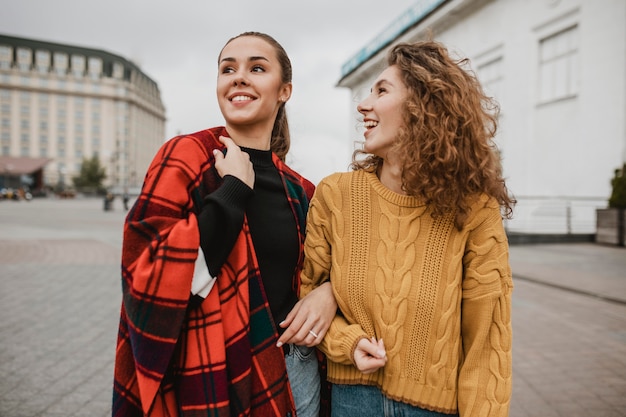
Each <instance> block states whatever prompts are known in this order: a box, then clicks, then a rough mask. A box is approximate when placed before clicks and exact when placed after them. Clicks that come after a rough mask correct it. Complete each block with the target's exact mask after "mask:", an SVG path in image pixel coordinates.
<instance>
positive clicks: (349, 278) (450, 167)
mask: <svg viewBox="0 0 626 417" xmlns="http://www.w3.org/2000/svg"><path fill="white" fill-rule="evenodd" d="M466 63H467V61H466V60H462V61H460V62H457V61H455V60H454V59H453V58H451V57H450V56H449V55H448V51H447V50H446V48H445V47H444V46H443V45H442V44H440V43H437V42H418V43H415V44H399V45H397V46H395V47H393V48H392V49H391V51H390V54H389V58H388V67H387V68H386V69H385V70H384V71H383V72H382V73H381V74H380V75H379V76H378V78H377V79H376V80H375V82H374V84H373V86H372V89H371V94H370V95H369V96H368V97H367V98H366V99H365V100H363V101H362V102H361V103H360V104H359V105H358V111H359V113H361V115H362V117H363V125H364V127H365V133H364V136H365V144H364V149H363V151H359V152H356V153H355V155H354V159H353V164H352V167H353V169H354V170H353V171H352V172H349V173H336V174H333V175H330V176H328V177H326V178H324V179H323V180H322V181H321V182H320V184H319V185H318V187H317V189H316V191H315V196H314V197H313V200H312V201H311V207H310V210H309V218H308V222H307V224H308V227H307V237H306V243H305V264H304V269H303V272H302V280H303V291H302V293H303V294H307V292H308V291H310V290H311V289H312V288H315V287H316V286H317V285H319V284H320V283H323V282H327V281H329V282H330V283H331V285H332V287H333V290H334V294H335V296H336V297H337V303H338V305H339V309H340V311H338V314H337V315H336V316H335V319H334V320H333V322H332V324H331V326H330V328H329V330H328V332H327V334H326V337H325V338H324V340H323V341H322V343H321V344H320V348H321V349H322V350H323V351H324V353H325V354H326V355H327V358H328V378H329V381H331V382H332V384H333V385H332V401H331V404H332V406H331V409H332V415H333V416H337V417H380V416H386V417H394V416H404V417H409V416H414V417H417V416H420V417H421V416H447V415H458V416H461V417H470V416H471V417H479V416H480V417H487V416H490V417H491V416H493V417H495V416H499V417H504V416H507V415H508V411H509V401H510V398H511V363H512V362H511V341H512V340H511V291H512V289H513V282H512V279H511V269H510V267H509V261H508V243H507V236H506V233H505V231H504V227H503V222H502V214H504V215H505V216H510V215H511V212H512V206H513V204H514V199H513V198H512V197H511V196H509V193H508V191H507V188H506V186H505V182H504V179H503V178H502V173H501V166H500V160H499V157H498V153H497V150H496V149H495V146H494V144H493V142H492V139H493V136H494V134H495V131H496V120H497V113H496V112H497V106H496V105H495V103H493V102H492V101H491V100H490V99H489V98H488V97H486V96H485V95H484V94H483V92H482V89H481V86H480V85H479V83H478V81H477V80H476V78H475V77H474V76H472V75H471V73H469V72H466V71H465V70H464V68H463V65H464V64H466Z"/></svg>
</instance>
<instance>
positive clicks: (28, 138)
mask: <svg viewBox="0 0 626 417" xmlns="http://www.w3.org/2000/svg"><path fill="white" fill-rule="evenodd" d="M165 120H166V117H165V107H164V106H163V102H162V101H161V95H160V92H159V87H158V85H157V83H156V82H155V81H154V80H152V79H151V78H150V77H149V76H147V75H146V74H145V73H144V72H143V71H142V70H141V69H140V68H139V67H138V66H137V65H135V64H134V63H133V62H131V61H129V60H127V59H125V58H123V57H121V56H119V55H115V54H112V53H109V52H106V51H103V50H99V49H91V48H84V47H79V46H73V45H66V44H59V43H52V42H46V41H40V40H34V39H26V38H18V37H13V36H7V35H1V34H0V156H1V157H3V158H4V160H7V158H15V160H24V158H32V159H37V160H40V161H41V160H45V161H48V162H47V163H46V164H45V166H43V168H42V173H41V175H40V181H41V182H42V184H34V185H33V186H34V187H38V186H45V187H55V188H56V187H60V188H64V187H67V186H72V184H73V182H72V178H73V177H74V176H76V175H77V174H78V173H79V172H80V168H81V164H82V162H83V160H84V159H91V158H92V157H93V156H94V155H95V156H96V157H97V158H98V159H99V160H100V164H101V165H102V166H103V167H104V168H105V169H106V174H107V178H106V180H105V185H106V186H108V187H110V188H112V189H113V190H114V191H115V192H121V190H122V189H124V188H129V189H133V188H137V187H140V186H141V183H142V181H143V174H144V173H145V171H146V169H147V168H148V165H149V163H150V161H151V160H152V157H153V156H154V153H155V152H156V150H157V149H158V148H159V146H160V145H161V144H162V143H163V142H164V140H165ZM4 168H6V167H4ZM4 168H3V167H0V172H3V174H4V177H7V176H8V175H9V174H10V172H8V171H7V169H4ZM17 168H19V167H17ZM17 174H25V173H24V172H17ZM25 181H27V182H28V179H27V178H26V179H25Z"/></svg>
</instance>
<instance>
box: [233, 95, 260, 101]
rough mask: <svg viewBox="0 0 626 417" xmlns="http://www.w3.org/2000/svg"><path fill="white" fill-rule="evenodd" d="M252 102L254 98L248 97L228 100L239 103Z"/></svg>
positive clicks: (236, 97)
mask: <svg viewBox="0 0 626 417" xmlns="http://www.w3.org/2000/svg"><path fill="white" fill-rule="evenodd" d="M252 100H254V98H252V97H250V96H234V97H231V98H230V101H236V102H241V101H252Z"/></svg>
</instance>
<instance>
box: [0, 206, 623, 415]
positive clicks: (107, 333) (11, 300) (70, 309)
mask: <svg viewBox="0 0 626 417" xmlns="http://www.w3.org/2000/svg"><path fill="white" fill-rule="evenodd" d="M115 204H116V206H115V209H116V210H115V211H113V212H103V210H102V202H101V201H100V200H34V201H32V202H29V203H26V202H18V203H16V202H6V201H4V202H0V416H2V417H40V416H45V417H57V416H59V417H60V416H64V417H70V416H95V417H104V416H107V415H110V398H111V384H112V363H113V358H114V349H115V338H116V336H117V334H116V333H117V320H118V314H119V303H120V298H121V294H120V282H119V249H120V244H121V225H122V222H123V216H124V213H123V212H121V204H120V202H119V201H116V203H115ZM625 262H626V249H624V248H613V247H604V246H600V245H595V244H566V245H558V244H551V245H520V246H512V247H511V264H512V266H513V271H514V274H513V275H514V281H515V290H514V293H513V312H512V313H513V314H512V317H513V330H514V341H513V355H514V365H513V399H512V404H511V414H510V415H511V417H552V416H555V417H556V416H568V417H576V416H594V417H600V416H605V417H610V416H626V302H622V299H624V300H626V272H625V271H626V264H625ZM546 283H547V284H548V285H546ZM563 288H567V289H563Z"/></svg>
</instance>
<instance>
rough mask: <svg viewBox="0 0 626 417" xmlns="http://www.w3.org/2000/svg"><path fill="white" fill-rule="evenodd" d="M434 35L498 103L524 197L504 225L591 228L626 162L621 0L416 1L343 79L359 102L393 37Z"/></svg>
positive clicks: (508, 165)
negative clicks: (466, 62)
mask: <svg viewBox="0 0 626 417" xmlns="http://www.w3.org/2000/svg"><path fill="white" fill-rule="evenodd" d="M429 36H431V37H432V38H434V39H435V40H438V41H441V42H443V43H444V44H446V45H447V46H448V48H449V49H450V50H451V51H452V52H453V53H455V54H457V55H458V56H459V57H468V58H470V60H471V66H472V70H473V71H474V72H475V73H476V74H477V76H478V78H479V79H480V80H481V82H482V84H483V86H484V88H485V90H486V91H487V93H488V94H490V95H492V96H494V97H495V98H496V99H497V101H498V102H499V103H500V106H501V114H500V126H499V133H498V135H497V137H496V144H497V145H498V147H499V149H500V151H501V154H502V158H503V168H504V174H505V177H506V178H507V184H508V186H509V188H510V189H511V191H512V192H513V194H514V195H515V197H516V198H517V200H518V205H517V207H516V210H515V212H514V215H515V218H514V219H513V220H510V221H507V225H506V226H507V229H508V230H509V231H512V232H522V233H553V234H554V233H556V234H560V233H574V234H576V233H581V234H588V233H589V234H592V233H595V209H596V208H602V207H606V206H607V200H608V198H609V196H610V179H611V178H612V177H613V173H614V170H615V169H617V168H620V167H621V166H622V164H623V163H624V161H626V117H625V116H626V1H624V0H602V1H597V0H420V1H417V2H416V3H415V5H414V6H413V7H412V8H411V9H409V10H407V12H406V13H405V14H403V15H402V16H400V17H399V18H398V19H397V20H396V21H394V22H392V23H391V24H390V25H389V26H388V28H387V29H386V30H385V31H384V32H383V33H381V34H380V35H379V36H377V37H376V38H375V39H374V40H373V41H372V42H370V43H368V45H367V46H366V47H364V48H363V49H362V50H360V51H359V52H358V53H357V54H356V55H355V56H354V57H352V58H351V59H350V60H349V61H348V62H346V64H345V65H344V66H343V68H342V75H341V79H340V80H339V82H338V86H340V87H346V88H349V89H351V90H352V93H353V96H354V97H355V98H356V101H357V102H358V101H360V100H361V99H362V98H363V97H365V96H366V94H368V93H369V89H370V87H371V83H372V82H373V80H374V78H375V77H376V76H377V75H378V73H379V72H380V70H381V69H382V67H383V65H384V60H385V54H386V52H387V51H388V50H389V48H390V46H391V45H393V44H395V43H398V42H413V41H417V40H421V39H426V38H428V37H429ZM354 111H355V116H356V109H354ZM361 139H362V138H359V137H357V136H356V134H355V137H354V138H352V139H351V140H353V142H354V146H360V141H361Z"/></svg>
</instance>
